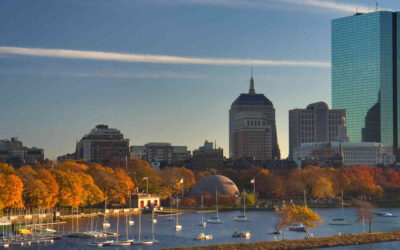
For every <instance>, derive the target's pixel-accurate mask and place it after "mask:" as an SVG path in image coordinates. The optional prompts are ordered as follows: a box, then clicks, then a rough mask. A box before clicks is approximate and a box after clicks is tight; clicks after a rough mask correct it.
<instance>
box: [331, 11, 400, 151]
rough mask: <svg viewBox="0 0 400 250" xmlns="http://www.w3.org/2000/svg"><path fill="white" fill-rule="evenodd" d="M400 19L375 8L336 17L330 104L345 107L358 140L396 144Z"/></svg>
mask: <svg viewBox="0 0 400 250" xmlns="http://www.w3.org/2000/svg"><path fill="white" fill-rule="evenodd" d="M399 20H400V19H399V14H398V13H397V12H391V11H377V12H373V13H367V14H356V15H354V16H350V17H345V18H339V19H335V20H333V21H332V107H333V108H334V109H345V110H346V121H347V126H348V130H349V136H350V138H351V140H352V141H354V142H381V143H383V144H384V146H385V147H389V148H394V149H396V148H398V142H399V139H398V137H399V133H398V123H399V114H398V112H399V110H400V109H399V107H398V105H399V102H398V96H399V88H398V86H397V85H398V80H399V79H398V77H399V74H398V71H399V68H398V67H399V65H398V58H399V51H398V48H399V40H400V39H399V35H400V32H399V27H400V23H399Z"/></svg>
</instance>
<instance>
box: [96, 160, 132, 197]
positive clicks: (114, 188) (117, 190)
mask: <svg viewBox="0 0 400 250" xmlns="http://www.w3.org/2000/svg"><path fill="white" fill-rule="evenodd" d="M89 173H90V175H91V176H92V177H93V179H94V182H95V184H96V185H97V186H98V187H99V188H100V189H101V190H102V191H103V192H104V194H105V195H106V196H107V201H114V202H119V203H121V204H126V198H128V197H129V195H130V193H131V192H132V191H133V188H134V184H133V182H132V179H131V178H130V177H129V176H128V175H127V173H126V172H125V170H123V169H120V168H117V169H112V168H109V167H104V166H101V165H100V164H94V165H92V166H91V167H90V168H89Z"/></svg>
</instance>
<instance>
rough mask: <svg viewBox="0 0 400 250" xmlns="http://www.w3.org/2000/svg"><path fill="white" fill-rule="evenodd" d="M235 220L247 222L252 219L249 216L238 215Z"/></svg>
mask: <svg viewBox="0 0 400 250" xmlns="http://www.w3.org/2000/svg"><path fill="white" fill-rule="evenodd" d="M235 221H238V222H247V221H250V219H249V218H247V216H245V215H239V216H238V217H236V218H235Z"/></svg>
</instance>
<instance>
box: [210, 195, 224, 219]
mask: <svg viewBox="0 0 400 250" xmlns="http://www.w3.org/2000/svg"><path fill="white" fill-rule="evenodd" d="M215 200H216V206H217V207H216V216H215V217H212V218H209V219H208V220H207V222H208V223H211V224H222V220H221V219H220V218H219V214H218V190H215Z"/></svg>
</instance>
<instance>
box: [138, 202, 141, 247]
mask: <svg viewBox="0 0 400 250" xmlns="http://www.w3.org/2000/svg"><path fill="white" fill-rule="evenodd" d="M141 214H142V210H139V238H138V241H139V242H140V234H141V231H142V230H141V229H142V218H141Z"/></svg>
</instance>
